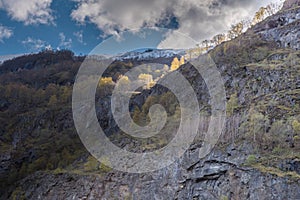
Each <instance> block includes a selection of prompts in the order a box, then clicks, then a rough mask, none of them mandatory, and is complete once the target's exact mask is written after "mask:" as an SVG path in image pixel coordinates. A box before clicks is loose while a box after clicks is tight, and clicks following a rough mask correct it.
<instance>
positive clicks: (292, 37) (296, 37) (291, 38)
mask: <svg viewBox="0 0 300 200" xmlns="http://www.w3.org/2000/svg"><path fill="white" fill-rule="evenodd" d="M295 5H300V1H299V0H291V1H286V3H285V7H284V8H283V10H282V11H281V12H279V13H277V14H275V15H273V16H271V17H269V18H268V20H266V21H263V22H261V23H260V24H258V25H257V26H255V28H254V32H255V33H258V34H261V35H262V37H263V38H264V39H266V40H269V41H275V42H276V43H277V44H278V45H279V46H280V47H282V48H293V49H296V50H299V49H300V12H299V11H300V7H299V6H298V7H295ZM289 8H293V9H289Z"/></svg>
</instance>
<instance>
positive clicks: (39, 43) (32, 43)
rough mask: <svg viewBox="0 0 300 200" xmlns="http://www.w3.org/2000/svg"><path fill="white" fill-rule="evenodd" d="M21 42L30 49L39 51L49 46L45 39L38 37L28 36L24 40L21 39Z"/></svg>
mask: <svg viewBox="0 0 300 200" xmlns="http://www.w3.org/2000/svg"><path fill="white" fill-rule="evenodd" d="M22 44H23V45H24V46H25V47H26V48H28V49H29V50H30V51H41V50H43V49H46V47H47V48H48V47H49V44H47V42H46V41H43V40H40V39H34V38H31V37H28V38H27V39H26V40H24V41H22Z"/></svg>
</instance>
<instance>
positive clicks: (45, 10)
mask: <svg viewBox="0 0 300 200" xmlns="http://www.w3.org/2000/svg"><path fill="white" fill-rule="evenodd" d="M51 3H52V0H26V1H25V0H13V1H12V0H0V9H4V10H6V12H7V13H8V15H9V16H10V17H11V18H12V19H14V20H17V21H20V22H24V23H25V24H26V25H29V24H48V23H53V20H54V18H53V16H52V10H51V8H50V5H51Z"/></svg>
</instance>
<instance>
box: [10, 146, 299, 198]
mask: <svg viewBox="0 0 300 200" xmlns="http://www.w3.org/2000/svg"><path fill="white" fill-rule="evenodd" d="M248 151H252V147H251V145H247V144H244V145H241V146H230V147H228V148H227V149H226V150H225V152H223V151H220V150H215V151H214V152H212V153H211V154H210V156H208V157H207V158H206V159H204V160H199V159H198V158H197V152H195V151H191V150H190V151H189V152H187V154H186V156H185V157H184V158H183V159H182V160H181V161H179V162H177V163H174V164H172V165H171V166H170V167H168V168H166V169H164V170H160V171H158V172H154V173H151V174H140V175H138V174H126V173H120V172H111V173H108V174H107V175H105V176H101V175H100V176H99V175H76V174H68V173H64V174H51V173H46V172H36V173H35V174H33V175H31V176H29V177H27V178H25V179H23V180H22V181H21V182H20V183H19V184H18V189H17V190H15V191H14V193H13V195H14V197H16V198H17V199H18V198H21V197H25V198H26V199H49V200H52V199H53V200H54V199H66V200H71V199H90V200H92V199H149V200H156V199H170V200H171V199H180V200H181V199H184V200H185V199H187V200H189V199H251V200H256V199H276V200H286V199H291V200H294V199H300V192H299V190H300V180H292V179H289V178H284V177H278V176H276V175H272V174H268V173H262V172H259V171H258V170H255V169H252V168H247V167H241V164H242V163H243V162H244V160H245V159H246V157H245V156H243V155H245V154H247V153H248ZM228 155H230V156H228Z"/></svg>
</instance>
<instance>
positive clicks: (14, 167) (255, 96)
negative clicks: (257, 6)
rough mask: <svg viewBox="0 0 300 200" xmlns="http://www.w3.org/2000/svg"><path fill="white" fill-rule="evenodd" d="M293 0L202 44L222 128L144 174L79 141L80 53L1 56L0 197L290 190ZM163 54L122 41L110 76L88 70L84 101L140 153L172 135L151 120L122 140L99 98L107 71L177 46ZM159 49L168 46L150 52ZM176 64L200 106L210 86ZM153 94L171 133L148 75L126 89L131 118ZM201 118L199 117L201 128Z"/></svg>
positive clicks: (103, 96)
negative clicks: (134, 89)
mask: <svg viewBox="0 0 300 200" xmlns="http://www.w3.org/2000/svg"><path fill="white" fill-rule="evenodd" d="M298 3H299V1H289V0H288V1H286V3H285V5H284V8H283V9H282V10H281V11H280V12H278V13H277V14H275V15H273V16H270V17H268V18H267V19H266V20H264V21H262V22H260V23H259V24H257V25H255V26H254V27H252V28H251V29H249V30H248V31H247V32H246V33H244V34H242V35H240V36H239V37H237V38H235V39H233V40H231V41H228V42H224V43H222V44H220V45H219V46H217V47H215V48H214V49H212V50H210V51H209V52H208V53H209V55H210V56H211V58H213V60H214V61H215V63H216V66H217V68H218V70H219V71H220V73H221V76H222V79H223V80H224V82H225V89H226V98H227V108H226V110H227V118H226V127H225V129H224V130H223V133H222V135H221V137H220V138H219V142H218V144H217V145H216V146H215V147H214V149H213V150H212V152H210V153H209V154H208V155H207V156H206V157H205V158H203V159H199V156H198V155H199V149H200V148H201V146H202V145H203V138H202V137H201V136H200V135H199V136H197V137H196V139H195V141H194V142H193V144H192V145H191V146H190V147H189V149H188V151H187V152H186V153H185V154H184V156H183V157H182V158H181V159H179V160H177V161H176V162H175V163H173V164H172V165H170V166H169V167H166V168H164V169H162V170H159V171H155V172H151V173H144V174H130V173H125V172H119V171H116V170H113V169H111V168H109V167H107V166H105V165H104V164H101V163H99V162H97V160H95V159H94V158H93V157H92V156H91V155H90V154H89V153H88V152H87V150H86V149H85V147H84V146H83V144H82V142H81V141H80V139H79V137H78V135H77V132H76V129H75V126H74V122H73V116H72V107H71V94H72V86H73V84H74V80H75V76H76V74H77V71H78V69H79V67H80V65H81V64H82V62H83V59H84V58H83V57H77V56H74V54H73V53H72V52H69V51H61V52H60V51H59V52H52V51H47V52H41V53H39V54H34V55H26V56H22V57H19V58H16V59H13V60H10V61H6V62H4V63H3V64H2V65H1V66H0V83H1V84H0V94H1V99H0V143H1V145H0V161H1V168H0V180H1V181H0V182H1V187H0V194H1V197H0V198H1V199H224V200H225V199H253V200H254V199H282V200H285V199H293V200H294V199H300V107H299V104H300V52H299V37H298V36H299V34H300V30H299V27H300V26H299V23H300V18H299V16H300V7H298V6H297V5H299V4H298ZM169 53H170V54H169ZM173 53H174V54H173ZM173 53H172V50H167V51H162V50H157V49H150V50H149V51H148V52H147V50H146V51H143V50H142V51H138V52H131V53H129V54H128V55H127V56H128V57H126V56H125V57H123V58H124V59H121V60H116V61H115V62H113V63H112V64H111V66H110V67H109V68H108V70H107V71H106V72H105V76H106V77H112V79H109V78H107V79H104V80H102V82H101V81H100V84H99V87H98V88H97V93H96V105H95V106H96V111H97V117H98V121H99V124H100V125H101V127H102V128H103V129H104V132H105V133H106V134H107V136H108V137H110V139H111V141H113V143H114V144H116V145H118V146H120V147H122V148H126V149H128V150H130V151H132V152H136V153H140V152H148V151H151V150H155V149H158V148H161V147H163V146H165V145H166V144H167V143H169V142H170V141H171V140H172V138H173V137H174V136H173V132H172V131H163V133H162V134H161V135H159V136H158V137H154V138H153V139H149V140H133V139H132V138H129V137H128V136H126V135H125V134H123V133H122V131H121V130H120V129H119V128H118V127H117V125H116V122H115V120H114V119H113V115H112V112H111V108H110V101H111V98H110V97H111V92H112V90H113V88H114V81H115V80H117V79H118V77H119V76H120V75H121V74H125V73H126V72H127V71H129V70H130V69H132V68H133V67H135V66H137V65H140V64H147V63H151V62H160V63H162V64H170V63H171V61H172V56H173V57H174V56H175V54H177V53H178V52H177V51H175V52H173ZM168 54H169V55H170V56H171V57H164V56H162V57H161V55H168ZM125 58H126V59H125ZM149 71H150V70H149ZM117 72H118V75H116V74H117ZM178 72H180V73H181V74H182V75H183V76H184V77H185V78H186V79H187V80H188V81H189V83H191V85H192V88H193V90H194V91H195V94H197V99H198V101H199V102H200V105H201V113H204V114H205V115H207V116H211V107H210V98H211V97H210V94H209V93H208V91H207V85H206V84H205V82H204V79H203V77H201V75H200V74H199V73H198V72H197V71H196V70H195V68H194V67H193V66H192V65H191V64H190V63H186V64H184V65H183V66H181V67H180V68H179V69H178ZM141 73H145V72H144V71H141ZM149 73H150V72H149ZM171 73H172V72H171ZM171 73H170V74H168V75H166V76H165V77H162V79H164V78H168V76H170V75H172V74H171ZM157 103H159V104H161V105H163V106H164V107H165V109H166V110H167V113H168V120H169V121H168V123H167V125H166V130H173V129H174V132H175V130H176V129H177V128H178V125H177V124H178V121H176V119H177V118H176V117H177V116H178V115H180V112H179V111H178V110H179V108H180V107H179V105H178V101H176V100H174V96H172V94H171V92H170V91H169V90H168V89H166V88H164V87H162V86H160V85H155V86H154V87H152V88H150V89H149V88H148V89H144V90H142V91H141V92H140V93H138V94H134V95H133V96H132V98H131V101H130V105H129V109H130V111H131V114H132V118H133V119H134V120H135V122H136V123H140V124H145V123H147V122H148V121H149V118H147V114H148V110H149V107H150V105H153V104H157ZM207 126H208V124H207V123H205V122H204V123H203V125H202V126H201V129H202V130H203V131H205V130H207Z"/></svg>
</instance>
